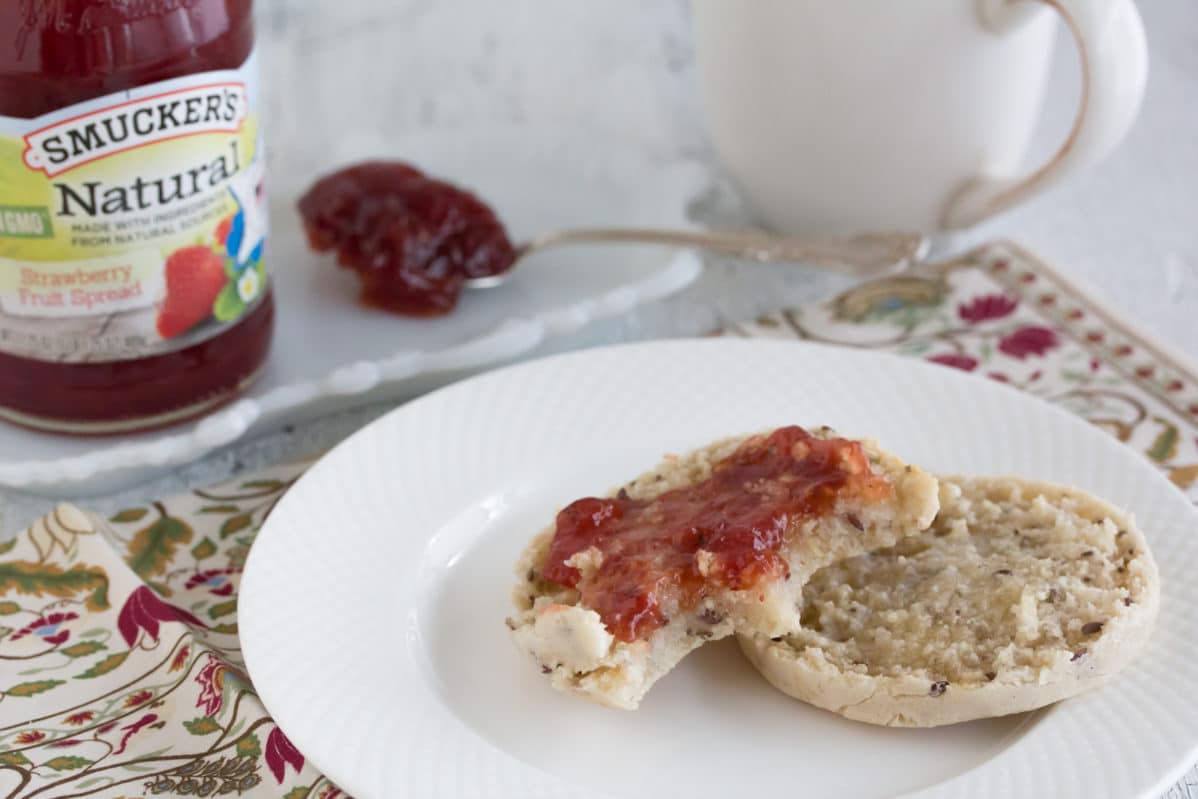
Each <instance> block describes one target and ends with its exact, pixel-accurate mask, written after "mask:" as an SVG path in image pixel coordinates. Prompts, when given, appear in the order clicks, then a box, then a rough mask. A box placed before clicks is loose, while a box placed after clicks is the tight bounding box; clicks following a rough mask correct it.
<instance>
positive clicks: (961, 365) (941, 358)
mask: <svg viewBox="0 0 1198 799" xmlns="http://www.w3.org/2000/svg"><path fill="white" fill-rule="evenodd" d="M928 360H929V361H931V362H932V363H938V364H940V365H942V366H951V367H952V368H954V369H960V370H961V371H963V372H972V371H973V370H974V369H976V368H978V359H977V358H971V357H969V356H968V355H958V354H956V353H953V352H948V353H945V354H944V355H933V356H932V357H930V358H928Z"/></svg>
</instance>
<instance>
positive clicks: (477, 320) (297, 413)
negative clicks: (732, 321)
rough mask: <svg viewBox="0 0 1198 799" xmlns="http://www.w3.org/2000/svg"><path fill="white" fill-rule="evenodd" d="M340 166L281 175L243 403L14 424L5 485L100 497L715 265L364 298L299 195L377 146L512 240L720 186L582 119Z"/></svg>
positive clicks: (434, 375) (512, 350) (473, 134)
mask: <svg viewBox="0 0 1198 799" xmlns="http://www.w3.org/2000/svg"><path fill="white" fill-rule="evenodd" d="M340 144H341V149H340V150H339V151H337V152H335V153H331V154H329V156H328V157H329V162H328V163H324V164H319V165H314V166H313V169H312V170H311V172H310V173H309V174H292V173H293V172H296V173H302V172H304V170H302V169H298V170H294V169H287V170H283V169H279V170H277V172H278V174H277V175H276V174H273V173H272V175H271V180H272V184H271V185H272V191H273V197H272V206H271V217H272V231H271V238H270V244H269V247H270V250H269V261H270V268H271V269H272V270H273V275H274V280H275V287H276V294H277V299H278V308H279V311H278V326H277V328H276V331H275V345H274V351H273V353H272V354H271V358H270V361H269V362H268V364H267V368H266V371H265V373H264V374H263V375H262V377H261V378H260V379H259V381H258V382H257V383H256V384H255V385H254V386H253V388H252V389H251V390H250V392H249V393H248V395H247V396H246V398H245V399H244V400H241V401H239V402H237V403H235V404H233V405H231V406H229V407H227V408H225V409H224V410H221V411H218V412H216V413H215V414H212V415H211V416H209V417H208V418H207V419H205V420H203V421H202V422H200V423H193V424H186V425H180V426H177V427H175V428H172V429H170V430H167V431H165V432H157V433H151V434H144V435H136V436H124V437H121V438H117V439H107V440H104V439H85V438H67V437H63V436H53V435H45V434H39V433H33V432H30V431H26V430H22V429H20V428H17V427H13V426H11V425H0V453H2V454H0V485H4V486H10V487H15V488H23V489H26V490H32V491H41V492H49V493H61V492H63V491H70V492H87V493H98V492H105V491H110V490H113V489H114V488H116V487H118V486H120V485H129V484H132V483H134V482H136V481H138V480H140V479H143V478H145V477H146V476H147V475H149V474H151V473H153V472H155V471H159V470H161V469H162V467H164V466H172V465H176V464H181V463H186V462H188V461H192V460H195V459H197V458H199V457H201V456H203V455H204V454H206V453H208V452H210V451H212V450H213V449H215V448H217V447H220V446H224V445H226V444H229V443H231V442H232V441H234V440H236V439H237V438H239V437H241V436H243V435H245V434H246V433H247V432H250V431H261V430H264V429H267V428H269V427H272V426H273V427H277V426H280V425H282V424H283V423H284V422H287V421H295V420H296V419H298V418H302V417H303V416H312V415H315V414H319V413H325V412H328V411H330V410H333V409H336V408H341V407H346V406H349V405H354V404H360V403H364V402H369V401H377V400H382V399H388V398H394V397H403V396H411V395H413V394H415V393H418V392H420V391H425V390H428V389H429V388H433V387H436V386H438V385H442V384H444V383H446V382H448V381H449V380H451V379H453V378H454V377H460V376H462V375H464V374H468V373H470V372H472V371H477V370H478V369H479V368H480V367H483V366H487V365H491V364H494V363H497V362H501V361H504V360H508V359H511V358H514V357H516V356H519V355H522V354H525V353H527V352H529V351H530V350H532V349H533V348H535V347H536V346H537V345H538V344H540V343H541V342H542V341H544V340H545V339H546V338H547V337H549V336H553V335H559V334H562V333H567V332H571V331H574V330H577V329H579V328H581V327H583V326H584V325H586V324H588V323H590V322H592V321H594V320H596V319H600V318H603V317H607V316H611V315H614V314H619V313H623V312H625V311H627V310H628V309H630V308H632V307H634V306H636V305H638V304H640V303H643V302H646V301H649V300H652V299H655V298H658V297H662V296H664V295H667V294H670V293H672V292H675V291H678V290H679V289H681V288H683V287H685V286H686V285H688V284H689V283H691V282H692V281H693V280H694V279H695V278H696V277H697V276H698V274H699V272H700V270H701V263H700V261H699V259H698V257H697V255H695V254H694V253H693V252H683V251H678V250H671V249H665V248H657V247H612V246H606V247H582V246H580V247H569V248H562V249H557V250H550V251H547V252H544V253H540V254H538V255H536V256H533V257H531V258H529V259H528V260H527V261H525V262H522V263H521V265H520V267H519V269H518V270H517V273H516V275H515V276H514V277H513V279H512V280H511V281H510V282H509V283H508V284H506V285H504V286H501V287H499V288H495V289H490V290H487V291H485V292H484V291H475V292H466V293H465V294H463V296H462V301H461V303H460V305H459V307H458V308H457V309H456V310H455V311H454V312H453V313H452V314H451V315H449V316H447V317H445V318H442V319H404V318H400V317H396V316H393V315H390V314H385V313H380V312H371V311H366V310H363V309H362V308H361V307H359V305H358V304H357V289H356V278H355V276H354V275H353V274H352V273H350V272H349V271H347V270H344V269H337V268H336V267H335V266H334V264H333V260H332V258H331V257H329V256H320V255H315V254H313V253H311V252H310V251H309V250H308V248H307V246H306V244H305V240H304V236H303V233H302V230H301V227H300V224H299V217H298V214H297V213H296V211H295V200H296V198H297V197H298V196H299V195H300V193H301V192H302V191H303V190H304V189H305V188H306V186H307V184H308V183H309V182H310V181H311V180H312V179H314V178H315V176H316V174H317V173H319V172H321V171H327V170H328V169H330V168H331V167H332V166H333V165H334V164H337V163H346V162H349V161H353V160H358V159H360V158H364V157H393V158H402V159H404V160H408V161H411V162H413V163H415V164H418V165H420V166H421V167H423V168H424V169H426V170H428V171H429V172H430V173H432V174H434V175H438V176H442V177H445V178H448V179H450V180H452V181H454V182H457V183H460V184H462V185H465V186H468V187H470V188H472V189H474V190H476V191H477V192H478V193H479V194H480V196H482V197H484V198H486V199H487V200H488V201H489V202H490V203H491V204H492V205H493V207H494V208H495V209H496V211H497V212H498V213H499V215H500V217H501V218H502V219H503V221H504V223H505V224H506V225H507V227H508V229H509V231H510V233H511V236H512V238H513V239H514V240H516V241H520V240H523V239H525V238H527V237H529V236H531V235H533V234H535V233H537V232H546V231H550V230H556V229H560V228H567V227H582V226H619V225H625V226H639V227H666V228H686V227H693V224H692V223H690V222H689V221H688V218H687V206H688V204H689V203H690V201H691V200H692V199H694V198H695V196H696V195H697V194H698V193H699V192H701V191H702V189H703V188H704V187H705V186H706V185H707V180H708V178H707V171H706V170H705V169H704V168H702V167H700V166H698V165H697V164H695V163H692V162H679V161H662V160H659V159H657V158H655V157H654V156H653V154H652V153H649V152H646V151H645V150H644V149H643V148H640V147H639V146H638V145H636V144H635V143H634V142H632V141H630V140H623V139H613V138H610V137H600V136H597V135H596V134H592V133H585V132H579V131H568V130H556V131H548V132H547V131H544V130H538V131H536V132H535V135H534V132H532V131H529V130H526V129H520V128H502V127H499V128H496V127H494V126H490V127H488V128H486V129H485V130H479V129H475V130H471V131H424V132H421V133H420V134H418V135H409V136H406V137H394V138H386V139H381V138H376V139H371V138H365V137H358V138H356V139H353V140H350V141H344V142H341V143H340Z"/></svg>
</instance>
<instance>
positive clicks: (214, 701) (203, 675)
mask: <svg viewBox="0 0 1198 799" xmlns="http://www.w3.org/2000/svg"><path fill="white" fill-rule="evenodd" d="M228 668H229V667H228V666H227V665H225V663H224V661H222V660H221V659H220V658H218V657H217V656H216V655H213V654H211V653H209V655H208V662H207V663H205V664H204V667H203V668H202V669H200V670H199V672H198V673H197V674H196V682H197V683H199V685H200V695H199V697H197V698H196V707H198V708H203V709H204V715H206V716H215V715H216V714H217V713H219V712H220V707H221V705H222V704H223V703H224V701H225V672H226V671H227V670H228Z"/></svg>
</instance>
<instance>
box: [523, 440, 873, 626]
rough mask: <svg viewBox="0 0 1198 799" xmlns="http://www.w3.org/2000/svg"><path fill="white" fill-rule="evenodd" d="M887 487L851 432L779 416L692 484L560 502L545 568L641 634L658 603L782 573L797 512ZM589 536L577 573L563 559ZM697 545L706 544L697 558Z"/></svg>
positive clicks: (807, 513) (696, 598)
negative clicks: (827, 435) (586, 569)
mask: <svg viewBox="0 0 1198 799" xmlns="http://www.w3.org/2000/svg"><path fill="white" fill-rule="evenodd" d="M893 494H894V487H893V486H892V485H891V484H890V482H889V481H887V480H886V478H885V477H883V476H881V475H877V474H874V473H873V471H872V470H871V469H870V464H869V458H868V456H867V455H866V454H865V451H864V450H863V449H862V447H861V444H860V443H858V442H856V441H849V440H847V439H843V438H832V439H821V438H816V437H815V436H812V435H811V434H809V433H808V432H807V431H806V430H804V429H803V428H801V427H782V428H779V429H778V430H775V431H774V432H772V433H770V434H769V435H767V436H756V437H754V438H750V439H748V440H747V441H745V442H744V443H743V444H741V445H740V447H738V448H737V449H736V451H735V452H733V453H732V454H731V455H729V456H728V457H726V458H725V459H723V460H722V461H719V462H718V463H716V464H715V466H714V467H713V469H712V473H711V475H710V476H709V477H708V478H707V479H706V480H703V481H702V482H699V483H696V484H694V485H691V486H686V487H683V488H676V489H673V490H671V491H667V492H665V493H664V494H661V495H660V496H658V497H656V498H655V499H652V500H639V499H632V498H630V497H628V496H627V495H625V494H624V493H623V492H621V494H620V495H619V496H617V497H611V498H606V499H598V498H594V497H590V498H586V499H580V500H578V501H576V502H574V503H572V504H570V505H568V506H567V507H566V508H564V509H563V510H562V511H561V512H560V513H558V515H557V528H556V530H555V532H554V536H553V542H552V544H551V545H550V549H549V558H548V563H547V565H546V567H545V570H544V574H545V577H546V578H547V579H549V580H552V581H553V582H556V583H560V584H562V585H566V586H570V587H572V588H577V589H578V590H579V592H580V593H581V594H582V604H583V605H584V606H586V607H588V608H591V609H593V610H594V611H596V612H597V613H598V614H599V617H600V618H601V619H602V620H603V623H604V624H605V625H606V626H607V629H608V631H609V632H611V634H612V635H614V636H615V637H616V638H618V639H619V640H621V641H635V640H638V639H644V638H647V637H648V636H649V635H651V634H652V633H653V632H654V631H655V630H657V629H659V628H660V627H662V626H663V625H665V623H666V622H667V621H668V619H666V617H665V615H664V614H663V612H662V607H663V606H666V605H667V604H676V605H677V606H678V607H680V608H682V609H693V608H695V607H697V606H698V604H699V603H700V602H701V601H702V599H703V597H704V596H705V595H706V592H707V590H708V588H709V587H719V588H723V589H731V590H738V591H743V590H750V589H752V588H754V587H756V586H758V585H760V584H762V583H763V582H764V581H767V580H775V579H782V578H785V577H786V576H787V575H788V574H789V566H788V564H787V561H786V558H785V552H784V548H785V546H786V545H787V543H788V537H789V536H791V535H794V534H795V530H796V528H797V527H798V525H799V524H800V523H801V522H802V521H803V520H805V519H810V518H816V517H820V516H824V515H827V514H829V513H831V512H832V511H833V510H834V509H835V507H836V504H837V502H839V501H841V500H844V499H849V500H855V501H858V502H863V503H867V504H869V503H875V502H881V501H883V500H884V499H887V498H889V497H891V496H893ZM591 547H595V548H596V549H598V551H599V555H600V559H599V566H598V568H597V569H596V570H595V573H594V574H593V575H590V576H588V577H586V578H584V577H583V576H582V574H581V573H580V572H579V571H578V569H575V568H573V567H572V566H569V565H567V563H566V561H568V560H570V558H572V557H573V556H574V555H575V554H577V553H579V552H582V551H584V550H586V549H589V548H591ZM700 551H703V552H706V553H709V554H708V555H706V556H704V557H703V558H702V559H700V558H699V557H697V553H699V552H700ZM701 560H702V562H703V573H701V572H700V561H701Z"/></svg>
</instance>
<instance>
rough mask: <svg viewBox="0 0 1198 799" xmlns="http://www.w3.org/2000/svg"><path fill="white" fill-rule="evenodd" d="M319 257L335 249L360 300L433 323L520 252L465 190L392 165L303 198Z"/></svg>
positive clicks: (352, 170) (367, 169) (351, 174)
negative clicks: (354, 278)
mask: <svg viewBox="0 0 1198 799" xmlns="http://www.w3.org/2000/svg"><path fill="white" fill-rule="evenodd" d="M299 208H300V214H301V215H302V216H303V218H304V227H305V229H306V230H307V234H308V241H309V243H310V244H311V246H312V248H313V249H314V250H317V251H318V252H324V251H328V250H335V251H336V252H337V261H338V263H340V264H341V265H342V266H344V267H347V268H349V269H353V270H354V271H356V272H357V273H358V276H359V278H360V279H361V282H362V300H363V302H365V303H366V304H367V305H373V306H376V307H379V308H383V309H386V310H389V311H395V312H396V313H401V314H408V315H414V316H436V315H440V314H445V313H449V312H450V311H451V310H453V308H454V306H455V305H456V304H457V301H458V295H459V294H460V293H461V290H462V284H463V283H465V281H466V280H467V279H469V278H474V277H490V276H492V275H497V274H500V273H502V272H505V271H507V270H508V269H509V268H511V266H512V263H513V262H514V261H515V260H516V252H515V250H514V249H513V247H512V244H511V242H510V241H509V240H508V237H507V233H506V232H505V231H504V229H503V225H502V224H501V223H500V222H499V219H498V218H497V217H496V216H495V213H494V212H493V211H492V210H491V209H490V208H488V207H487V205H486V204H485V203H483V202H482V201H481V200H479V199H478V198H477V197H475V196H474V195H473V194H471V193H470V192H468V191H465V190H463V189H459V188H458V187H456V186H452V185H450V184H448V183H445V182H444V181H440V180H436V179H434V178H431V177H429V176H427V175H425V174H424V173H423V172H421V171H420V170H418V169H416V168H414V167H412V166H410V165H408V164H404V163H399V162H395V161H370V162H366V163H362V164H357V165H355V166H351V167H347V168H345V169H342V170H340V171H338V172H334V173H333V174H331V175H328V176H326V177H324V178H321V179H320V180H319V181H317V182H316V184H315V185H313V186H312V188H311V189H309V190H308V192H307V194H305V195H304V196H303V198H301V199H300V204H299Z"/></svg>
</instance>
